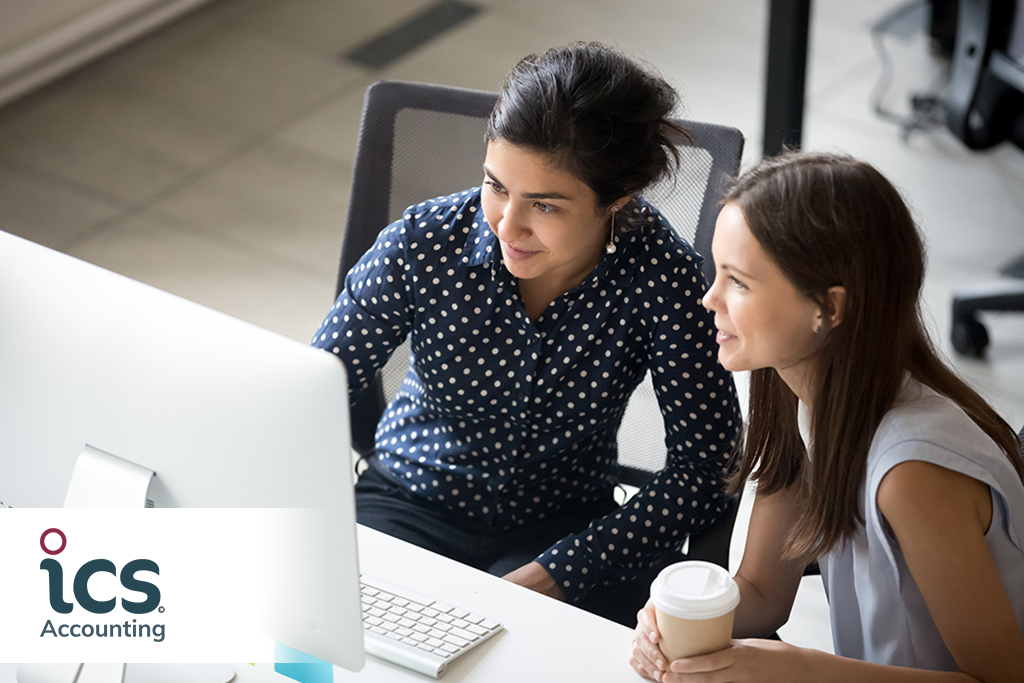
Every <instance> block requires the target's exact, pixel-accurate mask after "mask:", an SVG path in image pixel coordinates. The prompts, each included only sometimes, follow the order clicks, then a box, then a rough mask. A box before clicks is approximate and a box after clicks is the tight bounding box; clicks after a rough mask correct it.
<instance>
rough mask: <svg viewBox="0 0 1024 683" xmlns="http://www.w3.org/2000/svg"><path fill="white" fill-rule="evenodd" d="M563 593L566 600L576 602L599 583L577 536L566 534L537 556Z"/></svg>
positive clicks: (583, 544)
mask: <svg viewBox="0 0 1024 683" xmlns="http://www.w3.org/2000/svg"><path fill="white" fill-rule="evenodd" d="M536 561H537V562H538V563H539V564H540V565H541V566H542V567H544V569H545V571H547V573H548V574H550V575H551V578H553V579H554V580H555V583H557V584H558V587H559V588H561V589H562V592H563V593H564V594H565V599H566V602H577V601H579V600H580V599H582V598H583V596H585V595H586V594H587V593H588V592H590V590H591V589H592V588H594V586H596V585H597V584H598V583H599V577H598V572H596V571H594V566H593V563H592V562H591V561H590V558H589V557H588V554H587V548H586V545H585V543H584V542H583V541H581V540H580V538H579V536H566V537H565V538H563V539H562V540H561V541H559V542H558V543H556V544H554V545H553V546H551V547H550V548H548V549H547V550H546V551H544V553H542V554H541V555H540V556H538V557H537V559H536Z"/></svg>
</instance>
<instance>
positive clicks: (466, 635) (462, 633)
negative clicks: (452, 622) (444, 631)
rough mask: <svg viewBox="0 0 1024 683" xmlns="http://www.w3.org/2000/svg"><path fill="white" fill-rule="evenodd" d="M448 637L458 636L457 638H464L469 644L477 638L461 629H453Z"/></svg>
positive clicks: (475, 635)
mask: <svg viewBox="0 0 1024 683" xmlns="http://www.w3.org/2000/svg"><path fill="white" fill-rule="evenodd" d="M449 635H453V636H458V637H459V638H465V639H466V640H468V641H469V642H473V641H474V640H476V639H477V638H479V636H478V635H477V634H475V633H471V632H469V631H466V630H464V629H461V628H453V629H452V630H451V631H449Z"/></svg>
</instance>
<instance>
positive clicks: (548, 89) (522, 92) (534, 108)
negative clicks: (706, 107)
mask: <svg viewBox="0 0 1024 683" xmlns="http://www.w3.org/2000/svg"><path fill="white" fill-rule="evenodd" d="M678 101H679V96H678V94H677V93H676V91H675V90H674V89H673V88H672V86H670V85H669V84H668V83H666V82H665V81H664V79H662V78H661V77H660V76H658V75H657V74H655V73H653V72H652V71H649V70H648V69H646V68H644V67H643V66H641V65H640V64H639V63H637V62H636V61H634V60H632V59H630V58H628V57H626V56H625V55H623V54H622V53H620V52H618V51H616V50H613V49H612V48H610V47H607V46H605V45H601V44H599V43H573V44H571V45H567V46H564V47H558V48H552V49H550V50H548V51H547V52H545V53H544V54H542V55H539V56H538V55H528V56H526V57H524V58H523V59H521V60H520V61H519V63H518V64H516V66H515V67H514V68H513V69H512V71H511V72H509V74H508V76H507V77H506V79H505V84H504V86H503V87H502V90H501V94H500V95H499V97H498V102H497V104H495V106H494V110H493V111H492V112H491V118H490V122H489V124H488V128H487V139H488V140H489V141H490V140H496V139H500V140H504V141H506V142H509V143H511V144H513V145H517V146H520V147H526V148H528V149H533V150H537V151H540V152H544V153H547V154H551V155H552V156H553V157H554V158H555V161H556V163H557V164H559V166H561V167H562V168H565V169H566V170H568V171H569V172H571V173H572V174H573V175H575V176H576V177H577V178H579V179H580V181H581V182H583V183H584V184H586V185H587V186H589V187H590V188H591V189H593V190H594V192H595V193H596V194H597V198H598V203H599V204H600V205H601V206H608V205H610V204H611V203H612V202H614V201H615V200H617V199H619V198H621V197H623V196H625V195H627V194H630V193H634V192H639V191H641V190H643V189H644V188H646V187H648V186H649V185H651V184H652V183H654V182H655V181H657V180H659V179H660V178H662V177H664V176H665V175H667V174H668V173H669V172H670V171H671V170H672V169H673V168H674V166H675V165H676V164H678V161H679V158H678V152H677V151H676V147H675V144H674V142H673V141H674V140H678V138H679V136H680V135H682V136H684V137H685V135H686V133H685V131H684V130H683V129H682V128H681V127H680V126H679V125H678V124H677V123H675V122H673V121H671V120H669V119H668V116H669V114H671V113H672V111H673V110H674V109H675V107H676V104H677V103H678Z"/></svg>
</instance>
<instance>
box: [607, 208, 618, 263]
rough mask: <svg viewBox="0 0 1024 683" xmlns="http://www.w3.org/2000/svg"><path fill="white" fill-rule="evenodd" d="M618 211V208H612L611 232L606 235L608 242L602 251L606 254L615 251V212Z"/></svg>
mask: <svg viewBox="0 0 1024 683" xmlns="http://www.w3.org/2000/svg"><path fill="white" fill-rule="evenodd" d="M618 212H619V210H618V208H614V209H612V230H611V234H610V235H609V236H608V244H607V245H606V246H605V248H604V251H605V253H607V254H614V253H615V214H617V213H618Z"/></svg>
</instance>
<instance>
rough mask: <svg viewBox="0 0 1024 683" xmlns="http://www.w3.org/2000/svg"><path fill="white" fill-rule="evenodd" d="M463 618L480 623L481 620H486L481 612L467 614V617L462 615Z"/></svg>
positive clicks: (473, 622) (472, 622)
mask: <svg viewBox="0 0 1024 683" xmlns="http://www.w3.org/2000/svg"><path fill="white" fill-rule="evenodd" d="M462 618H463V619H465V620H466V621H468V622H469V623H471V624H479V623H480V622H481V621H483V620H484V618H483V617H482V616H480V615H479V614H469V615H467V616H465V617H462Z"/></svg>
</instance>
